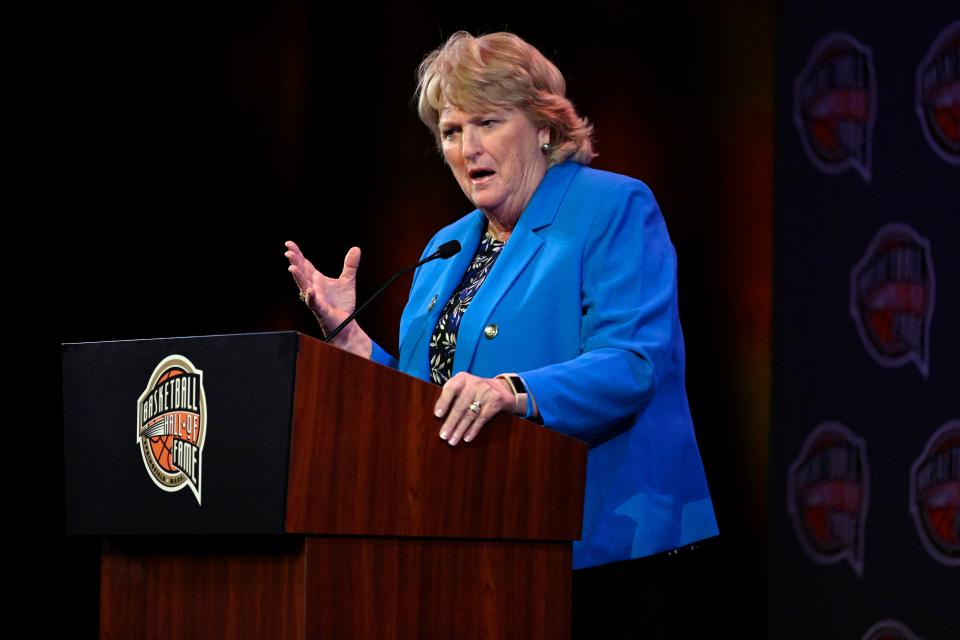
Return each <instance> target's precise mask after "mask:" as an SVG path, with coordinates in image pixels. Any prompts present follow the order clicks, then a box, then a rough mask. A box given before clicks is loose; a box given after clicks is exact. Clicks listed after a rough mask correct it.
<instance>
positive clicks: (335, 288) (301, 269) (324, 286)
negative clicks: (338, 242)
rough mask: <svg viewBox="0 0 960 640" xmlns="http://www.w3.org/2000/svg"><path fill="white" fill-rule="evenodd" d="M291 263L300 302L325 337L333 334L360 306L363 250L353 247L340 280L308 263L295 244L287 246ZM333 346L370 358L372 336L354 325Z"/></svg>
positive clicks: (344, 262)
mask: <svg viewBox="0 0 960 640" xmlns="http://www.w3.org/2000/svg"><path fill="white" fill-rule="evenodd" d="M284 244H285V246H286V247H287V251H286V253H284V254H283V255H284V256H286V258H287V260H289V261H290V266H289V267H288V268H287V270H288V271H289V272H290V274H291V275H292V276H293V279H294V281H295V282H296V283H297V286H298V287H299V288H300V297H301V299H302V300H303V301H304V302H305V303H306V304H307V306H308V307H310V310H311V311H313V315H314V316H316V318H317V322H319V323H320V329H321V330H322V331H323V334H324V335H327V334H328V333H329V332H331V331H333V330H334V329H335V328H336V327H337V326H338V325H339V324H340V323H341V322H343V321H344V320H346V318H347V316H349V315H350V314H351V313H353V310H354V309H355V308H356V306H357V268H358V267H359V266H360V249H359V247H353V248H352V249H350V251H348V252H347V255H346V257H345V258H344V259H343V271H341V272H340V277H339V278H328V277H327V276H325V275H323V274H322V273H321V272H320V271H319V270H318V269H317V268H316V267H314V266H313V263H312V262H310V261H309V260H307V258H306V256H304V255H303V252H302V251H300V247H298V246H297V244H296V243H295V242H293V241H290V240H288V241H287V242H286V243H284ZM333 344H335V345H336V346H338V347H340V348H341V349H345V350H347V351H350V352H352V353H355V354H357V355H359V356H363V357H365V358H369V357H370V353H371V351H372V349H373V343H372V342H371V340H370V338H369V336H367V334H366V333H365V332H364V331H363V330H362V329H361V328H360V327H359V326H358V325H357V323H356V322H355V321H354V322H351V323H350V324H349V325H348V326H347V327H345V328H344V330H343V331H341V332H340V334H339V335H338V336H337V337H336V338H334V340H333Z"/></svg>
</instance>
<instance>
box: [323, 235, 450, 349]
mask: <svg viewBox="0 0 960 640" xmlns="http://www.w3.org/2000/svg"><path fill="white" fill-rule="evenodd" d="M458 253H460V242H459V241H457V240H451V241H450V242H444V243H443V244H442V245H440V247H439V248H438V249H437V250H436V251H434V252H433V253H431V254H430V255H429V256H427V257H426V258H424V259H423V260H421V261H420V262H418V263H417V264H415V265H412V266H409V267H407V268H406V269H404V270H403V271H398V272H397V273H395V274H393V275H392V276H391V277H390V279H389V280H387V282H386V284H384V285H383V286H382V287H380V288H379V289H377V292H376V293H375V294H373V295H372V296H370V297H369V298H368V299H367V301H366V302H364V303H363V304H362V305H360V306H359V307H357V308H356V309H354V311H353V313H351V314H350V315H349V316H347V319H346V320H344V321H343V322H341V323H340V325H339V326H338V327H337V328H336V329H334V330H333V331H331V332H330V335H328V336H327V337H326V338H324V339H323V341H324V342H330V341H331V340H333V339H334V338H336V337H337V334H338V333H340V332H341V331H343V328H344V327H346V326H347V325H348V324H350V323H351V322H352V321H353V319H354V318H355V317H357V314H358V313H360V312H361V311H363V310H364V309H366V307H367V305H368V304H370V303H371V302H373V301H374V300H375V299H376V297H377V296H379V295H380V294H381V293H383V290H384V289H386V288H387V287H389V286H390V283H392V282H393V281H394V280H396V279H397V278H399V277H400V276H402V275H403V274H405V273H407V272H408V271H413V270H414V269H416V268H417V267H419V266H420V265H424V264H426V263H428V262H430V261H432V260H436V259H438V258H439V259H442V260H446V259H447V258H450V257H453V256H455V255H457V254H458Z"/></svg>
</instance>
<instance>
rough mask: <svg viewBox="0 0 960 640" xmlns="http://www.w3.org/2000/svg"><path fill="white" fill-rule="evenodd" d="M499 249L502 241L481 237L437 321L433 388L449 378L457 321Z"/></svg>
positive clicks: (432, 356)
mask: <svg viewBox="0 0 960 640" xmlns="http://www.w3.org/2000/svg"><path fill="white" fill-rule="evenodd" d="M502 249H503V242H502V241H500V240H497V239H496V238H494V237H493V236H492V235H491V234H490V233H486V234H484V236H483V238H482V239H481V240H480V246H479V247H478V248H477V253H476V255H475V256H473V260H472V261H471V262H470V266H469V267H467V272H466V273H464V274H463V280H461V281H460V285H459V286H458V287H457V288H456V290H454V292H453V295H452V296H450V301H449V302H447V305H446V306H445V307H444V308H443V312H442V313H441V314H440V318H439V319H438V320H437V326H436V328H435V329H434V330H433V334H432V335H431V336H430V380H431V381H432V382H434V383H435V384H443V383H444V382H446V381H447V380H449V379H450V377H451V376H452V375H453V356H454V354H455V353H456V351H457V332H458V331H460V321H461V320H462V319H463V314H464V313H466V311H467V307H469V306H470V302H471V301H472V300H473V297H474V296H475V295H477V291H478V290H479V289H480V285H481V284H483V281H484V280H486V278H487V274H488V273H490V269H491V268H492V267H493V263H494V262H496V260H497V257H499V255H500V251H501V250H502Z"/></svg>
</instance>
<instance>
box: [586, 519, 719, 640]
mask: <svg viewBox="0 0 960 640" xmlns="http://www.w3.org/2000/svg"><path fill="white" fill-rule="evenodd" d="M720 554H721V548H720V543H719V538H710V539H708V540H705V541H702V542H698V543H695V544H693V545H689V546H686V547H682V548H680V549H677V550H674V551H670V552H664V553H659V554H656V555H653V556H648V557H646V558H637V559H635V560H628V561H625V562H615V563H613V564H606V565H601V566H599V567H591V568H589V569H579V570H577V571H574V572H573V639H574V640H587V639H589V640H595V639H603V638H705V637H712V636H713V635H715V634H716V633H717V631H718V626H719V625H718V624H717V623H718V615H717V614H718V613H719V611H718V606H719V604H718V603H719V602H720V600H721V598H719V597H718V596H719V594H720V592H719V591H718V589H722V588H731V587H732V585H733V583H734V582H735V581H734V580H726V581H723V582H722V581H721V575H720V574H721V555H720ZM724 582H725V584H724Z"/></svg>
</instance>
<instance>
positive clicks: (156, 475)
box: [137, 355, 207, 503]
mask: <svg viewBox="0 0 960 640" xmlns="http://www.w3.org/2000/svg"><path fill="white" fill-rule="evenodd" d="M206 435H207V401H206V394H205V393H204V390H203V372H202V371H200V370H199V369H197V368H196V367H194V366H193V363H192V362H190V361H189V360H188V359H187V358H185V357H183V356H179V355H172V356H168V357H167V358H164V359H163V360H162V361H161V362H160V364H158V365H157V367H156V368H155V369H154V370H153V373H152V374H151V375H150V380H149V382H148V383H147V387H146V389H144V391H143V393H142V394H141V395H140V398H139V399H138V400H137V446H138V448H139V449H140V454H141V457H142V458H143V464H144V466H145V467H146V469H147V473H148V475H149V476H150V478H151V479H152V480H153V482H154V483H155V484H156V485H157V486H158V487H160V488H161V489H163V490H164V491H179V490H180V489H183V488H184V487H190V490H191V491H192V492H193V494H194V496H196V498H197V502H198V503H199V502H200V478H201V475H200V471H201V464H202V456H203V445H204V441H205V440H206Z"/></svg>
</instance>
